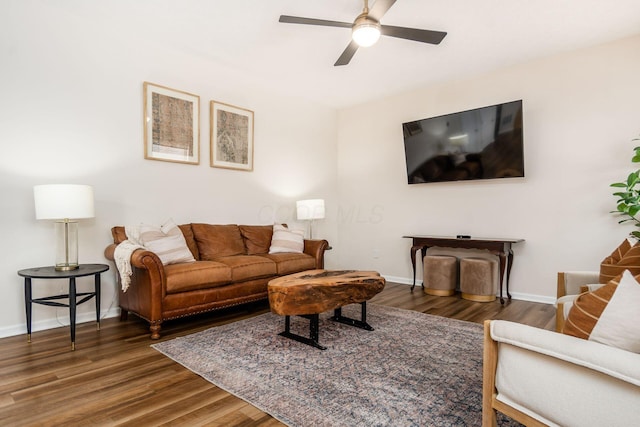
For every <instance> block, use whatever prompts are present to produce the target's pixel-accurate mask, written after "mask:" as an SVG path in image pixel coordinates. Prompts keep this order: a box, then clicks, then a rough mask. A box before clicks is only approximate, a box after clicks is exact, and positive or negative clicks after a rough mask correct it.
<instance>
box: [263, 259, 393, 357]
mask: <svg viewBox="0 0 640 427" xmlns="http://www.w3.org/2000/svg"><path fill="white" fill-rule="evenodd" d="M384 285H385V279H384V278H383V277H380V274H379V273H377V272H375V271H356V270H309V271H303V272H301V273H296V274H291V275H288V276H283V277H279V278H277V279H273V280H271V281H270V282H269V284H268V289H269V305H270V306H271V311H272V312H274V313H276V314H279V315H281V316H285V329H284V332H281V333H280V334H279V335H282V336H284V337H287V338H291V339H293V340H296V341H299V342H301V343H304V344H308V345H311V346H313V347H315V348H319V349H320V350H325V349H326V347H324V346H322V345H320V343H319V342H318V337H319V326H318V325H319V319H320V316H319V314H320V313H323V312H325V311H328V310H334V314H333V317H331V320H334V321H336V322H340V323H344V324H346V325H350V326H355V327H358V328H362V329H365V330H368V331H373V328H372V327H371V325H369V324H368V323H367V300H369V299H371V298H372V297H373V296H374V295H376V294H377V293H378V292H380V291H382V289H384ZM356 303H360V304H361V312H362V316H361V320H356V319H351V318H349V317H345V316H343V315H342V307H343V306H345V305H348V304H356ZM291 316H301V317H305V318H307V319H309V321H310V324H309V338H307V337H304V336H301V335H298V334H294V333H293V332H291V329H290V326H291Z"/></svg>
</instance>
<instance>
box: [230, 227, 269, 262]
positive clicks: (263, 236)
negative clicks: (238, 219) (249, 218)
mask: <svg viewBox="0 0 640 427" xmlns="http://www.w3.org/2000/svg"><path fill="white" fill-rule="evenodd" d="M238 227H239V228H240V234H242V237H243V238H244V246H245V248H246V249H247V252H246V253H247V255H255V254H266V253H268V252H269V246H270V245H271V236H272V235H273V225H239V226H238Z"/></svg>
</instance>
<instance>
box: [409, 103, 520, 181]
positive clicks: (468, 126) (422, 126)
mask: <svg viewBox="0 0 640 427" xmlns="http://www.w3.org/2000/svg"><path fill="white" fill-rule="evenodd" d="M402 131H403V136H404V152H405V157H406V163H407V179H408V182H409V184H420V183H426V182H444V181H461V180H476V179H494V178H513V177H524V147H523V142H522V135H523V132H522V100H519V101H512V102H506V103H503V104H497V105H491V106H488V107H482V108H476V109H473V110H467V111H461V112H459V113H453V114H446V115H443V116H438V117H431V118H428V119H423V120H418V121H415V122H407V123H403V124H402Z"/></svg>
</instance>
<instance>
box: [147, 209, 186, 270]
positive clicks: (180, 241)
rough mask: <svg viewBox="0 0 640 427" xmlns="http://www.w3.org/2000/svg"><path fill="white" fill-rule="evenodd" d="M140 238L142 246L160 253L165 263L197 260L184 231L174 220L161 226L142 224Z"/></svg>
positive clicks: (157, 253) (159, 256) (161, 259)
mask: <svg viewBox="0 0 640 427" xmlns="http://www.w3.org/2000/svg"><path fill="white" fill-rule="evenodd" d="M139 239H140V242H141V243H142V246H144V247H145V248H147V249H148V250H150V251H151V252H153V253H155V254H156V255H158V258H160V261H162V264H164V265H167V264H178V263H181V262H194V261H195V258H194V257H193V254H192V253H191V251H190V250H189V247H188V246H187V242H186V241H185V240H184V235H183V234H182V231H181V230H180V228H179V227H178V226H177V225H176V224H175V223H174V222H173V220H168V221H167V222H165V223H164V224H163V225H161V226H160V227H156V226H152V225H145V224H141V225H140V237H139Z"/></svg>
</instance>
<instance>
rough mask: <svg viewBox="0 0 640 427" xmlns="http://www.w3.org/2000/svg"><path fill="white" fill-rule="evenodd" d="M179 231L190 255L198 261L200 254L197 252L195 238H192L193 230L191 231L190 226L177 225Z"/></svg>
mask: <svg viewBox="0 0 640 427" xmlns="http://www.w3.org/2000/svg"><path fill="white" fill-rule="evenodd" d="M178 227H180V231H182V235H183V236H184V241H185V242H187V247H188V248H189V250H190V251H191V254H192V255H193V257H194V258H195V259H197V260H198V259H200V252H198V245H197V243H196V239H195V237H193V230H192V229H191V224H182V225H179V226H178Z"/></svg>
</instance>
